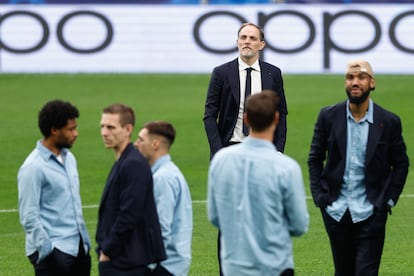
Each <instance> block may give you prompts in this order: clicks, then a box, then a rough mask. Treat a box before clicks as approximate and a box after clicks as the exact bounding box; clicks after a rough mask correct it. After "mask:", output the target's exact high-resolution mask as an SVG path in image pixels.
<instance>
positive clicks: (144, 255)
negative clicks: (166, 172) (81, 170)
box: [96, 104, 166, 276]
mask: <svg viewBox="0 0 414 276" xmlns="http://www.w3.org/2000/svg"><path fill="white" fill-rule="evenodd" d="M100 124H101V135H102V138H103V141H104V144H105V146H106V147H107V148H112V149H113V150H114V152H115V160H116V162H115V164H114V165H113V167H112V170H111V172H110V174H109V176H108V179H107V182H106V186H105V189H104V191H103V195H102V199H101V204H100V207H99V218H98V226H97V230H96V242H97V253H98V256H99V274H100V275H101V276H105V275H108V276H113V275H145V273H147V272H148V269H147V266H148V265H149V264H153V263H158V262H160V261H162V260H164V259H165V258H166V255H165V251H164V245H163V241H162V236H161V229H160V225H159V222H158V221H159V220H158V215H157V210H156V207H155V201H154V196H153V181H152V173H151V168H150V167H149V165H148V162H147V160H146V159H145V158H144V157H143V156H142V155H141V153H139V151H138V150H136V149H135V148H134V146H133V145H132V143H131V142H130V139H131V134H132V131H133V128H134V124H135V116H134V111H133V110H132V109H131V108H130V107H127V106H125V105H122V104H114V105H110V106H109V107H107V108H105V109H104V110H103V114H102V117H101V122H100Z"/></svg>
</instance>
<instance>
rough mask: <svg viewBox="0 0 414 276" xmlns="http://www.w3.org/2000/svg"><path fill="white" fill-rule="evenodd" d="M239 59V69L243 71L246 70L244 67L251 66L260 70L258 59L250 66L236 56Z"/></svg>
mask: <svg viewBox="0 0 414 276" xmlns="http://www.w3.org/2000/svg"><path fill="white" fill-rule="evenodd" d="M238 60H239V71H243V70H246V68H249V67H251V68H253V69H254V70H255V71H258V72H260V64H259V60H256V61H255V62H254V63H253V64H252V66H249V65H247V64H246V63H245V62H244V61H243V60H242V59H241V58H240V57H239V58H238Z"/></svg>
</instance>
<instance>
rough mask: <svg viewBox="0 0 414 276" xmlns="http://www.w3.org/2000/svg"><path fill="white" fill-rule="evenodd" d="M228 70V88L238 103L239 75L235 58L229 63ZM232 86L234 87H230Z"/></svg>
mask: <svg viewBox="0 0 414 276" xmlns="http://www.w3.org/2000/svg"><path fill="white" fill-rule="evenodd" d="M230 67H231V68H230V70H228V71H227V72H228V81H229V86H230V90H231V91H232V94H233V97H234V100H235V101H236V103H237V104H238V105H239V104H240V75H239V62H238V61H237V58H236V59H235V60H233V62H231V63H230ZM232 87H234V89H232Z"/></svg>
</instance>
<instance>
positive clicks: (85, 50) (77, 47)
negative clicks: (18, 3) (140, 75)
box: [0, 11, 114, 54]
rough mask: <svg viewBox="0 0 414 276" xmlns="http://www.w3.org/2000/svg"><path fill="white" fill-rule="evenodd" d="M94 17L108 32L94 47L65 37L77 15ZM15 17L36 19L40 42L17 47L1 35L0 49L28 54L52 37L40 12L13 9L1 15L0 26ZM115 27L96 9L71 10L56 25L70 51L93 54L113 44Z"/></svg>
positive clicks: (60, 38)
mask: <svg viewBox="0 0 414 276" xmlns="http://www.w3.org/2000/svg"><path fill="white" fill-rule="evenodd" d="M79 16H82V17H85V16H87V17H92V18H94V19H97V20H99V21H101V22H102V23H103V25H104V26H105V30H106V33H105V34H104V40H103V41H102V40H100V41H97V43H96V44H95V45H94V46H93V47H89V48H85V47H81V46H80V45H73V44H71V43H69V42H68V41H70V40H69V39H68V38H67V37H65V35H64V34H65V32H64V28H65V25H66V24H67V23H69V22H70V21H71V20H73V19H74V18H76V17H79ZM13 17H19V18H21V17H27V18H30V19H33V20H35V21H36V22H37V23H38V24H39V25H40V27H41V29H42V32H41V35H40V37H39V39H38V40H37V41H38V42H35V43H34V44H33V45H28V46H26V47H25V48H21V47H17V45H11V44H7V43H5V42H4V41H3V40H2V39H1V37H0V49H2V50H5V51H8V52H11V53H15V54H27V53H33V52H36V51H38V50H40V49H42V48H43V47H44V46H45V45H46V44H47V42H48V40H49V37H50V28H49V25H48V23H47V22H46V20H45V19H44V18H43V17H42V16H41V15H39V14H37V13H35V12H31V11H11V12H8V13H5V14H2V15H1V16H0V28H1V26H2V24H4V23H5V22H6V21H7V20H9V19H12V18H13ZM113 33H114V31H113V27H112V24H111V22H110V21H109V19H108V18H106V17H105V16H104V15H102V14H100V13H97V12H94V11H76V12H71V13H68V14H66V15H64V16H63V17H62V18H61V19H60V20H59V21H58V24H57V26H56V37H57V40H58V42H59V44H60V45H61V46H62V47H63V48H65V49H66V50H68V51H71V52H74V53H78V54H91V53H96V52H99V51H102V50H103V49H105V48H106V47H108V45H110V44H111V42H112V38H113Z"/></svg>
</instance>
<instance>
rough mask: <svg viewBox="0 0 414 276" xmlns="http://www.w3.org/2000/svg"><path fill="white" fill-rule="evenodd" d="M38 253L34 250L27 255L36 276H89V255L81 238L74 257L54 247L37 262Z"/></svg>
mask: <svg viewBox="0 0 414 276" xmlns="http://www.w3.org/2000/svg"><path fill="white" fill-rule="evenodd" d="M38 255H39V254H38V252H35V253H33V254H32V255H30V256H29V260H30V262H31V263H32V265H33V267H34V270H35V275H36V276H72V275H76V276H89V275H90V273H91V256H90V255H89V252H85V249H84V247H83V241H82V239H80V242H79V253H78V256H76V257H74V256H72V255H69V254H66V253H64V252H62V251H60V250H59V249H57V248H54V249H53V251H52V253H50V254H49V255H48V256H46V258H45V259H43V260H41V261H40V262H39V263H37V259H38Z"/></svg>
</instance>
